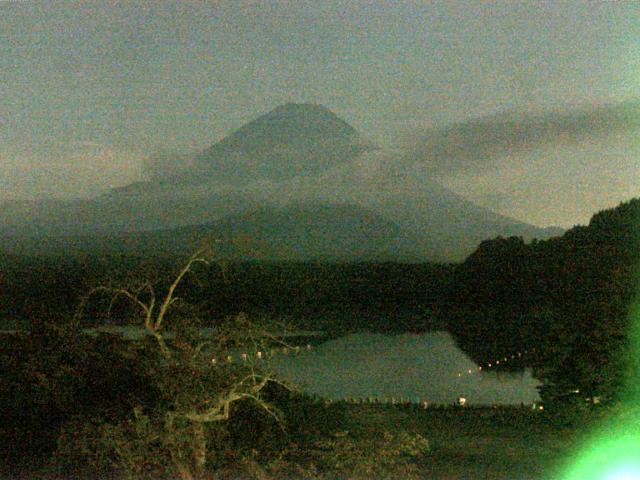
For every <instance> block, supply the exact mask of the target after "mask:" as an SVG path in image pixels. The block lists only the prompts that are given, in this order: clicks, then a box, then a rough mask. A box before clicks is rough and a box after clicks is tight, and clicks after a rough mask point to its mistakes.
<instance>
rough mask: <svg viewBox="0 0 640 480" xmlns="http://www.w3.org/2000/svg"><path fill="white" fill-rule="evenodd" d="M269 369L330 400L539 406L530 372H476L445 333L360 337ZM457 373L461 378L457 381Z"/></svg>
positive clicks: (284, 358)
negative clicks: (459, 402) (383, 400)
mask: <svg viewBox="0 0 640 480" xmlns="http://www.w3.org/2000/svg"><path fill="white" fill-rule="evenodd" d="M273 364H274V366H275V368H276V370H277V371H278V372H279V373H280V374H281V375H282V376H284V377H285V378H286V379H288V380H289V381H291V382H293V383H295V384H297V385H299V386H300V387H301V388H302V389H303V390H305V391H306V392H308V393H311V394H317V395H321V396H323V397H327V398H331V399H339V398H345V397H355V398H366V397H371V396H374V397H382V398H384V397H387V398H391V397H395V398H400V397H404V398H405V399H408V400H409V401H413V402H416V401H423V400H427V401H428V402H430V403H453V402H454V401H455V400H456V399H457V398H458V397H460V396H463V397H465V398H466V399H467V402H468V403H469V404H489V405H490V404H520V403H522V402H524V403H525V404H530V403H532V402H534V401H539V400H540V397H539V396H538V392H537V390H536V386H537V385H539V382H537V381H536V380H535V379H533V378H532V377H531V373H530V372H529V371H525V372H523V373H521V374H519V373H513V374H507V373H500V374H497V373H496V372H485V371H482V372H477V365H475V364H474V363H473V362H472V361H471V360H470V359H469V357H467V356H466V355H465V354H464V353H463V352H462V351H461V350H460V349H459V348H458V347H457V345H456V344H455V342H454V340H453V339H452V337H451V336H450V335H449V334H448V333H446V332H433V333H426V334H421V335H412V334H403V335H396V336H389V335H381V334H372V333H358V334H353V335H349V336H346V337H342V338H339V339H336V340H332V341H329V342H326V343H323V344H321V345H319V346H318V347H317V348H315V349H313V350H311V351H304V352H302V353H301V354H299V355H295V356H286V355H278V356H276V357H275V358H274V360H273ZM469 370H471V371H472V372H473V373H472V374H470V375H469V374H467V372H468V371H469ZM459 372H464V373H465V374H463V375H462V376H460V377H459V376H458V373H459Z"/></svg>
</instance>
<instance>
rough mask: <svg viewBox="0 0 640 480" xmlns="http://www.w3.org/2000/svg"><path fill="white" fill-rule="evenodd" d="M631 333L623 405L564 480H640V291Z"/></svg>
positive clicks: (631, 324)
mask: <svg viewBox="0 0 640 480" xmlns="http://www.w3.org/2000/svg"><path fill="white" fill-rule="evenodd" d="M637 279H638V277H637V276H636V280H637ZM636 285H640V282H637V281H636ZM628 332H629V333H628V350H627V352H628V353H627V355H628V357H627V358H626V359H625V360H626V362H627V375H626V381H625V389H624V392H623V396H622V398H621V399H620V403H619V405H618V406H617V408H616V409H615V413H614V414H612V416H611V418H610V419H609V420H607V421H606V422H605V423H604V424H603V425H602V426H601V427H600V428H599V429H598V430H597V431H596V432H595V434H594V435H592V436H591V438H590V439H589V441H587V442H586V443H585V445H584V446H583V447H582V448H581V449H580V452H579V454H578V455H577V456H576V457H575V459H574V461H573V462H572V464H571V465H570V466H569V468H568V469H566V471H564V472H563V475H561V476H559V477H558V478H561V479H562V480H640V288H639V289H638V292H637V294H636V299H635V301H634V303H633V304H632V306H631V308H630V314H629V330H628Z"/></svg>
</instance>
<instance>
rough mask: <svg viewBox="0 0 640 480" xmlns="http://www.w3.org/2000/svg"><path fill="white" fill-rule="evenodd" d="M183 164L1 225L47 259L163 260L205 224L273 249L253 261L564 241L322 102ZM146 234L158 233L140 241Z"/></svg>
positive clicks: (437, 255)
mask: <svg viewBox="0 0 640 480" xmlns="http://www.w3.org/2000/svg"><path fill="white" fill-rule="evenodd" d="M164 161H165V163H166V162H167V161H168V162H169V163H170V157H167V158H165V159H164ZM181 165H187V167H186V168H182V169H181V170H179V172H178V173H175V174H172V175H161V174H159V175H158V176H157V177H156V178H154V179H151V180H149V181H144V182H134V183H131V184H129V185H127V186H124V187H120V188H116V189H113V190H111V191H110V192H109V193H107V194H104V195H100V196H98V197H95V198H92V199H90V200H74V201H68V202H60V201H59V202H55V203H51V202H31V203H25V202H14V203H11V204H5V205H4V208H2V209H0V224H1V225H2V226H3V231H4V233H5V235H8V236H14V237H16V236H17V237H20V238H22V242H23V244H24V245H25V248H26V245H27V244H30V243H29V241H27V239H32V240H33V239H35V238H38V236H41V235H47V236H49V237H52V236H59V237H60V238H65V239H66V240H65V241H64V242H62V243H56V242H55V241H51V240H50V239H49V240H48V241H47V242H41V243H40V245H41V247H40V248H41V250H43V251H46V250H47V249H54V250H55V249H56V248H58V249H60V248H62V245H64V244H66V245H71V244H73V245H76V247H79V243H81V242H80V240H78V238H75V239H71V237H73V236H76V237H78V236H81V237H82V238H83V239H84V240H83V241H87V242H89V243H90V244H93V245H94V246H96V248H98V246H99V249H102V250H104V249H109V248H110V247H108V245H106V244H105V239H111V241H113V242H115V243H114V244H117V245H121V246H122V248H123V249H125V250H126V249H127V248H129V247H130V246H131V245H135V243H136V242H137V241H138V242H141V243H140V244H141V245H142V244H144V245H153V244H154V242H153V241H152V240H150V235H151V236H153V235H158V238H164V239H165V240H162V241H159V242H156V246H157V248H158V252H160V251H162V250H163V249H165V250H169V251H171V250H175V249H176V248H177V247H176V242H178V241H179V239H183V240H184V238H185V237H184V230H182V228H183V227H188V226H190V225H198V226H197V227H189V228H192V230H190V234H189V238H190V239H191V238H193V236H194V235H196V236H197V235H198V234H205V233H206V234H207V235H214V236H215V235H217V236H218V237H220V238H222V239H225V241H231V240H232V239H233V238H239V237H242V238H245V240H246V244H247V245H249V244H251V241H252V240H251V239H254V240H255V241H256V242H258V243H261V244H262V247H260V248H263V250H264V251H265V252H268V253H266V254H264V255H258V256H262V257H268V258H271V259H278V260H287V259H292V258H295V259H312V258H340V259H342V260H348V259H353V260H355V259H357V260H366V259H396V260H401V259H402V260H407V259H411V260H460V259H462V258H464V257H465V256H466V255H467V254H468V253H470V252H471V251H473V249H474V248H475V247H476V245H477V244H478V243H479V242H480V241H482V240H484V239H486V238H492V237H495V236H497V235H503V236H511V235H521V236H523V237H524V238H525V239H527V240H530V239H532V238H547V237H549V236H551V235H554V234H558V233H560V230H559V229H551V230H548V229H542V228H538V227H535V226H532V225H528V224H526V223H524V222H520V221H517V220H514V219H512V218H509V217H505V216H502V215H499V214H496V213H494V212H492V211H490V210H488V209H486V208H482V207H479V206H477V205H475V204H473V203H472V202H470V201H468V200H466V199H465V198H463V197H461V196H460V195H457V194H455V193H453V192H452V191H450V190H449V189H447V188H445V187H444V186H442V185H441V184H440V183H438V182H437V181H436V180H435V178H434V175H433V172H432V170H431V168H430V166H429V164H428V163H427V162H425V161H424V160H423V159H422V158H421V157H420V156H419V155H416V152H415V151H411V150H381V149H376V148H374V147H373V145H371V144H370V143H367V142H366V141H364V140H363V139H362V137H361V136H360V135H359V134H358V132H357V131H356V130H355V129H354V128H353V127H351V126H350V125H348V124H347V123H346V122H344V121H343V120H341V119H340V118H338V117H337V116H336V115H335V114H333V113H331V112H330V111H329V110H327V109H326V108H324V107H322V106H318V105H310V104H286V105H283V106H280V107H278V108H276V109H275V110H273V111H271V112H269V113H267V114H265V115H263V116H261V117H259V118H257V119H256V120H254V121H252V122H249V123H248V124H246V125H245V126H243V127H242V128H240V129H238V130H237V131H235V132H233V133H232V134H231V135H229V136H228V137H226V138H224V139H223V140H221V141H220V142H218V143H216V144H214V145H212V146H211V147H209V148H207V149H206V150H204V151H202V152H201V153H199V154H197V155H195V156H194V157H193V160H192V161H189V162H183V163H182V164H181ZM141 231H154V232H155V233H149V234H147V233H145V234H144V235H142V236H140V235H138V236H137V235H135V232H141ZM159 231H162V233H160V232H159ZM234 232H235V233H234ZM236 234H237V235H236ZM172 236H173V238H174V240H171V237H172ZM123 239H128V240H126V241H125V242H124V243H123V241H124V240H123ZM32 240H30V241H32ZM25 242H26V243H25ZM190 242H191V240H190ZM5 243H6V245H9V244H10V243H11V244H13V245H14V246H15V245H16V243H15V242H13V243H12V242H5ZM190 244H191V243H190ZM31 245H38V242H37V241H36V242H33V241H32V243H31ZM56 245H58V246H57V247H56ZM128 246H129V247H128ZM276 246H278V247H276ZM34 248H35V250H38V248H37V247H34ZM256 248H258V247H256ZM77 249H78V248H76V250H77ZM134 249H135V248H134ZM63 250H64V249H63ZM236 251H237V252H240V253H241V254H242V255H244V256H249V257H252V256H254V253H251V252H249V251H248V250H247V249H246V248H245V249H244V250H242V249H240V250H236Z"/></svg>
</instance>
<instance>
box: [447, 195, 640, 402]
mask: <svg viewBox="0 0 640 480" xmlns="http://www.w3.org/2000/svg"><path fill="white" fill-rule="evenodd" d="M639 263H640V199H635V200H632V201H630V202H626V203H622V204H621V205H619V206H618V207H617V208H614V209H610V210H605V211H602V212H599V213H597V214H596V215H594V216H593V218H592V219H591V222H590V223H589V225H588V226H578V227H575V228H573V229H571V230H569V231H568V232H567V233H566V234H565V235H563V236H562V237H559V238H554V239H550V240H547V241H534V242H532V243H530V244H525V243H524V242H523V240H522V239H521V238H516V237H513V238H497V239H494V240H488V241H485V242H482V244H480V246H479V247H478V248H477V250H476V251H475V252H474V253H473V254H472V255H471V256H469V257H468V258H467V259H466V260H465V262H463V263H462V264H460V265H458V266H456V268H455V270H454V272H453V275H452V277H451V283H450V285H449V287H448V298H447V300H446V303H447V307H446V310H447V311H448V312H449V318H450V324H449V328H450V330H451V332H453V333H454V335H455V337H456V338H457V340H458V342H459V343H460V345H461V346H462V347H463V348H464V350H465V351H467V352H469V353H470V354H471V355H472V356H473V357H474V359H475V360H476V361H487V360H489V359H491V358H500V357H501V356H502V355H506V354H509V353H511V352H516V351H523V350H528V351H531V350H533V349H535V351H536V354H535V355H533V356H529V357H527V358H528V359H529V360H526V361H525V362H526V364H528V365H529V366H533V367H534V368H535V370H534V371H535V375H536V376H537V377H538V378H539V379H540V380H542V381H543V382H544V387H543V389H542V394H543V396H544V397H545V398H546V399H550V398H555V399H567V397H572V398H575V399H584V398H593V397H600V398H611V397H615V396H616V394H617V393H619V389H620V386H621V384H622V380H623V376H624V372H625V365H626V362H627V350H626V339H627V335H628V331H629V327H630V326H629V314H630V307H631V305H632V301H633V298H634V294H635V292H636V289H637V287H638V276H637V272H638V266H639ZM510 365H511V367H510ZM523 365H524V363H522V362H521V363H519V364H518V363H517V362H516V363H511V364H510V363H509V362H507V365H506V366H505V367H504V368H520V367H522V366H523ZM573 394H576V395H573ZM578 394H579V395H578Z"/></svg>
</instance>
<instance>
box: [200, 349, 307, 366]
mask: <svg viewBox="0 0 640 480" xmlns="http://www.w3.org/2000/svg"><path fill="white" fill-rule="evenodd" d="M302 350H303V348H302V347H299V346H295V347H282V348H272V349H270V350H268V351H265V352H262V351H260V350H259V351H257V352H255V355H253V356H252V355H249V354H248V353H241V354H240V360H241V361H242V363H246V362H248V361H249V359H250V358H252V359H256V360H263V359H264V358H265V357H267V356H268V357H274V356H276V355H278V354H283V355H288V354H289V353H291V352H292V353H300V352H301V351H302ZM304 350H307V351H309V350H311V344H310V343H307V345H306V347H304ZM233 362H234V357H233V355H231V354H229V355H226V356H222V357H216V356H213V357H211V365H213V366H214V367H215V366H217V365H219V364H222V363H226V364H232V363H233Z"/></svg>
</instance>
